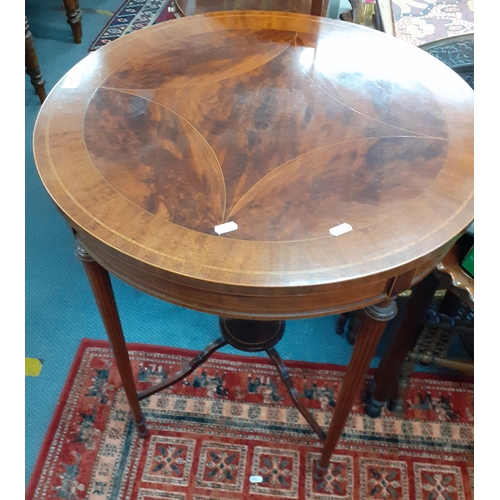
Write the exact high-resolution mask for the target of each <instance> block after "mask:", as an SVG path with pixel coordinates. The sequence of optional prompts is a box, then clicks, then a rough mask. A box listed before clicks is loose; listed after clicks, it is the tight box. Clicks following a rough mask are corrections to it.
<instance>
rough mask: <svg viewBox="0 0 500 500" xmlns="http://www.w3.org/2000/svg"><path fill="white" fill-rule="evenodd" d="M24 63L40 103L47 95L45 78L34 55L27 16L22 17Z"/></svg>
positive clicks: (33, 45) (33, 44)
mask: <svg viewBox="0 0 500 500" xmlns="http://www.w3.org/2000/svg"><path fill="white" fill-rule="evenodd" d="M24 49H25V55H24V64H25V67H26V73H27V75H28V76H29V77H30V80H31V84H32V85H33V87H34V89H35V93H36V95H37V96H38V98H39V99H40V104H41V103H43V101H44V100H45V98H46V97H47V93H46V91H45V80H44V79H43V75H42V72H41V70H40V65H39V63H38V56H37V55H36V50H35V43H34V42H33V35H32V34H31V32H30V29H29V25H28V18H27V17H26V16H25V17H24Z"/></svg>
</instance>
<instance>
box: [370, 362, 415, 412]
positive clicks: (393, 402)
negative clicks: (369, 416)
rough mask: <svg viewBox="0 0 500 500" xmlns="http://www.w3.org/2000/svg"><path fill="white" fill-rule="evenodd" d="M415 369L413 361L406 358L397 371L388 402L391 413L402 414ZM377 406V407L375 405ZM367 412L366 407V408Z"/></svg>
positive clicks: (404, 410)
mask: <svg viewBox="0 0 500 500" xmlns="http://www.w3.org/2000/svg"><path fill="white" fill-rule="evenodd" d="M414 371H415V363H414V362H413V361H410V360H409V359H407V360H406V361H405V362H404V363H403V366H402V367H401V370H400V372H399V376H398V380H397V383H396V387H395V388H394V391H395V395H394V397H391V398H390V400H389V403H388V408H389V410H390V411H391V412H392V413H395V414H396V415H399V416H404V414H405V412H406V398H407V396H408V390H409V388H410V377H411V374H412V373H413V372H414ZM376 408H378V407H376ZM367 413H368V409H367Z"/></svg>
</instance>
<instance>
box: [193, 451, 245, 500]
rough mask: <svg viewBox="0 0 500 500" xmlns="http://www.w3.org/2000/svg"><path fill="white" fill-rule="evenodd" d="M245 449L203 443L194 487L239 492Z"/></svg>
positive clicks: (241, 483)
mask: <svg viewBox="0 0 500 500" xmlns="http://www.w3.org/2000/svg"><path fill="white" fill-rule="evenodd" d="M247 448H248V447H247V446H243V445H237V444H225V443H211V442H207V443H203V446H202V448H201V452H200V463H199V465H198V474H197V475H196V486H197V487H199V488H211V489H216V490H224V491H238V492H241V491H242V489H243V473H244V470H245V463H246V459H247Z"/></svg>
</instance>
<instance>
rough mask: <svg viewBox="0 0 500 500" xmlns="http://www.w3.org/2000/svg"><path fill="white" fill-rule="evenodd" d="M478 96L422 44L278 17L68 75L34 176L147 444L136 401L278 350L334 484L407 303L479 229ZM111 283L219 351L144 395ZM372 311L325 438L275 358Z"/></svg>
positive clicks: (43, 128) (150, 39) (128, 40)
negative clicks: (230, 351)
mask: <svg viewBox="0 0 500 500" xmlns="http://www.w3.org/2000/svg"><path fill="white" fill-rule="evenodd" d="M472 99H473V91H472V90H471V89H470V87H469V86H468V85H467V83H465V82H464V81H463V80H462V79H461V78H460V77H459V76H458V75H456V74H455V73H454V72H453V71H452V70H450V69H449V68H447V67H446V66H445V65H444V64H442V63H441V62H439V61H438V60H437V59H434V58H433V57H432V56H430V55H429V54H427V53H425V52H423V51H422V50H420V49H418V48H416V47H413V46H411V45H409V44H406V43H405V42H402V41H400V40H397V39H395V38H393V37H390V36H388V35H385V34H383V33H380V32H377V31H375V30H371V29H369V28H365V27H361V26H359V25H355V24H351V23H347V22H341V21H334V20H330V19H324V18H320V17H313V16H310V15H306V14H292V13H284V12H262V11H261V12H256V11H232V12H219V13H212V14H203V15H199V16H192V17H186V18H182V19H176V20H172V21H168V22H166V23H163V24H159V25H156V26H153V27H149V28H145V29H143V30H140V31H138V32H136V33H133V34H130V35H127V36H125V37H123V38H120V39H119V40H117V41H115V42H112V43H110V44H109V45H107V46H105V47H103V48H101V49H99V50H98V51H97V52H95V53H92V54H90V55H89V56H87V57H86V58H85V59H83V60H82V61H81V62H80V63H79V64H77V65H76V66H75V67H74V68H73V69H72V70H71V71H70V72H69V73H67V75H66V76H65V77H63V79H62V80H61V81H60V82H59V83H58V84H57V85H56V86H55V88H54V89H53V90H52V92H51V93H50V94H49V96H48V98H47V100H46V101H45V103H44V104H43V106H42V109H41V111H40V115H39V117H38V120H37V123H36V126H35V133H34V149H35V159H36V164H37V167H38V169H39V173H40V176H41V179H42V181H43V183H44V185H45V187H46V189H47V191H48V193H49V194H50V196H51V197H52V198H53V200H54V202H55V204H56V205H57V207H58V208H59V210H60V212H61V214H62V215H63V217H64V218H65V219H66V221H67V222H68V223H69V225H70V226H71V228H72V230H73V231H74V234H75V236H76V238H77V241H78V249H77V255H78V256H79V258H80V259H81V260H82V262H83V264H84V266H85V270H86V272H87V275H88V278H89V280H90V284H91V286H92V290H93V292H94V295H95V299H96V301H97V304H98V307H99V310H100V312H101V315H102V318H103V321H104V325H105V327H106V331H107V334H108V336H109V339H110V342H111V345H112V347H113V351H114V354H115V358H116V362H117V365H118V369H119V372H120V375H121V378H122V381H123V385H124V389H125V392H126V395H127V398H128V401H129V403H130V407H131V409H132V413H133V418H134V421H135V422H136V425H137V429H138V431H139V433H140V434H141V435H143V436H145V435H146V432H147V431H146V423H145V421H144V418H143V415H142V412H141V407H140V404H139V401H140V399H142V398H144V397H147V396H148V395H149V394H152V393H153V392H155V391H157V390H160V389H161V388H164V387H166V386H167V385H169V384H171V383H174V382H175V381H178V380H180V379H181V378H182V377H184V376H185V375H186V374H188V373H190V372H191V371H192V370H193V369H194V368H195V367H196V366H198V365H199V364H200V363H201V362H203V360H204V359H206V357H208V356H209V355H210V354H211V353H212V352H213V351H215V350H216V349H218V348H219V347H221V346H222V345H225V344H226V343H230V344H231V345H234V346H235V347H238V348H240V349H244V350H248V351H256V350H266V351H267V352H268V354H269V355H270V357H271V359H272V360H273V361H274V363H275V365H276V366H277V368H278V370H279V373H280V375H281V377H282V379H283V381H284V382H285V385H286V387H287V389H288V391H289V392H290V394H291V395H292V397H293V398H294V401H295V403H296V404H297V405H298V407H299V409H300V411H301V412H302V413H303V415H304V416H305V418H307V419H308V421H309V423H310V424H311V426H312V428H313V429H314V430H315V431H316V433H317V434H318V435H319V436H320V438H321V439H324V448H323V452H322V456H321V459H320V461H319V462H318V464H317V469H316V476H317V477H321V475H322V474H323V473H324V471H325V470H326V469H327V466H328V462H329V458H330V456H331V454H332V452H333V450H334V448H335V446H336V444H337V442H338V440H339V438H340V436H341V434H342V431H343V427H344V424H345V422H346V420H347V418H348V415H349V412H350V410H351V405H352V402H353V399H354V397H355V394H356V392H357V391H358V390H360V388H361V385H362V383H363V380H364V378H365V375H366V372H367V369H368V366H369V363H370V361H371V359H372V356H373V355H374V352H375V350H376V347H377V344H378V342H379V339H380V336H381V334H382V332H383V330H384V328H385V325H386V322H387V320H389V319H390V318H392V317H393V316H394V315H395V314H396V307H395V302H394V298H395V297H396V296H397V295H398V294H399V293H401V292H402V291H404V290H407V289H408V288H409V287H411V286H412V285H413V284H415V283H417V282H419V281H420V280H422V279H423V278H424V277H425V276H426V275H428V274H429V273H430V272H431V270H432V269H433V268H434V267H435V265H436V263H437V262H439V261H440V260H441V259H442V257H443V256H444V255H445V254H446V252H447V251H448V250H449V249H450V248H451V246H452V245H453V243H454V241H455V240H456V239H457V238H458V235H459V234H460V233H461V232H462V231H463V230H464V229H465V228H466V227H467V226H468V225H469V223H470V222H471V221H472V219H473V104H472ZM224 231H226V232H224ZM108 272H111V273H112V274H114V275H115V276H117V277H118V278H121V279H122V280H124V281H125V282H127V283H129V284H130V285H132V286H134V287H136V288H138V289H140V290H143V291H144V292H146V293H149V294H151V295H153V296H156V297H159V298H161V299H164V300H166V301H169V302H172V303H174V304H178V305H181V306H185V307H188V308H192V309H196V310H198V311H204V312H207V313H211V314H215V315H218V316H219V317H220V318H221V319H220V324H221V335H222V336H221V337H220V338H219V339H218V340H215V341H214V342H213V343H212V344H211V345H210V346H208V347H207V348H206V349H205V350H203V351H202V352H201V353H200V355H199V356H198V357H197V358H195V359H194V360H193V361H192V363H190V364H189V365H188V366H187V367H186V368H185V370H183V371H181V372H180V373H179V374H178V376H174V377H172V378H171V379H169V380H168V381H167V383H164V384H162V385H161V387H154V388H152V389H151V390H148V391H144V392H141V393H139V394H138V393H137V390H136V387H135V383H134V379H133V375H132V371H131V367H130V363H129V358H128V352H127V347H126V344H125V340H124V336H123V333H122V328H121V326H120V320H119V316H118V312H117V308H116V304H115V300H114V297H113V292H112V289H111V282H110V279H109V274H108ZM360 308H365V312H366V315H365V318H364V320H363V324H362V327H361V331H360V333H359V336H358V338H357V341H356V345H355V347H354V351H353V354H352V359H351V361H350V363H349V366H348V368H347V372H346V375H345V379H344V382H343V387H342V390H341V393H340V395H339V399H338V402H337V405H336V408H335V412H334V415H333V420H332V423H331V425H330V428H329V429H328V433H327V435H326V437H325V436H324V433H323V430H322V429H321V428H319V426H318V425H317V424H316V423H315V421H314V419H313V418H312V417H310V418H309V417H308V413H307V410H305V408H303V407H302V405H301V402H300V400H299V399H298V397H297V394H296V393H294V388H293V385H292V383H291V381H290V379H289V378H288V372H287V371H286V368H285V367H284V364H283V362H282V360H281V359H280V358H279V355H278V353H277V351H276V349H275V347H274V346H275V344H276V343H277V341H278V340H279V339H280V338H281V335H282V334H283V330H284V320H286V319H291V318H310V317H314V316H323V315H330V314H338V313H342V312H345V311H349V310H354V309H360ZM332 335H335V333H334V331H332ZM310 342H316V339H314V338H311V339H310ZM200 347H202V346H200ZM294 396H295V397H294Z"/></svg>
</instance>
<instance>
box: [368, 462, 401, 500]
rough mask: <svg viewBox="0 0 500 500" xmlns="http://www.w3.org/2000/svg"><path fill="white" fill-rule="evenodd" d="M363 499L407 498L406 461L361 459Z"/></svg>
mask: <svg viewBox="0 0 500 500" xmlns="http://www.w3.org/2000/svg"><path fill="white" fill-rule="evenodd" d="M359 462H360V483H361V484H360V486H361V497H360V498H361V500H385V499H391V500H407V499H409V498H410V497H409V493H408V475H407V471H406V462H402V461H397V460H380V459H371V458H363V457H362V458H361V459H360V461H359Z"/></svg>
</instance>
